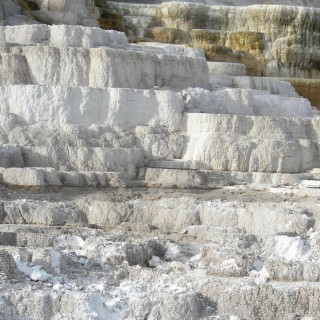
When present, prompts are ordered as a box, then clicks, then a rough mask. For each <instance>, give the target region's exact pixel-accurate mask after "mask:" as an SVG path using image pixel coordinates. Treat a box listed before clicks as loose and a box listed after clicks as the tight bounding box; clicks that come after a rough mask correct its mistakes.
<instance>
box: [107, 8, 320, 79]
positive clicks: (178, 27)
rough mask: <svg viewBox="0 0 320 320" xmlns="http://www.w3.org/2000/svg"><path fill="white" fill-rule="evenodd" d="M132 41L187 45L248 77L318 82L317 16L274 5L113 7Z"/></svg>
mask: <svg viewBox="0 0 320 320" xmlns="http://www.w3.org/2000/svg"><path fill="white" fill-rule="evenodd" d="M109 11H110V12H114V13H117V14H119V15H122V16H123V20H124V28H125V30H126V32H127V34H128V36H129V38H131V40H132V41H137V40H139V39H141V38H144V39H146V41H150V39H153V40H155V41H159V42H167V43H177V44H182V43H185V44H188V45H189V46H194V47H198V48H201V49H204V50H205V53H206V58H207V59H208V60H212V61H227V62H241V63H244V64H246V65H247V70H248V73H249V74H250V75H260V76H261V75H265V76H282V77H296V78H318V77H319V75H320V71H319V57H320V53H319V34H320V11H319V9H316V8H304V7H293V6H279V5H273V6H270V5H269V6H268V5H264V6H262V5H255V6H249V7H232V6H229V7H227V6H218V7H214V6H205V5H201V4H190V3H163V4H161V5H148V6H145V5H137V4H117V3H112V2H109Z"/></svg>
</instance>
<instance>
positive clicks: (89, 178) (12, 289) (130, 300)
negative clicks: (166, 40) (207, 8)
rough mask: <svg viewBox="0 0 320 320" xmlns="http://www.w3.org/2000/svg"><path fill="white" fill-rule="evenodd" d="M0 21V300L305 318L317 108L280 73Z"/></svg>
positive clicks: (312, 282) (315, 306)
mask: <svg viewBox="0 0 320 320" xmlns="http://www.w3.org/2000/svg"><path fill="white" fill-rule="evenodd" d="M50 3H51V5H53V4H54V3H56V4H57V6H58V5H59V8H62V7H63V8H67V5H68V3H67V2H62V1H60V2H50ZM50 3H49V2H43V5H44V4H46V5H50ZM78 3H80V2H78ZM57 8H58V7H57ZM59 10H60V9H59ZM79 10H80V9H79ZM139 10H140V9H139ZM77 14H79V13H77ZM86 15H87V14H86ZM0 35H1V36H0V47H1V53H0V57H1V59H0V63H1V64H0V168H1V169H0V222H1V224H0V246H1V248H0V249H1V251H0V278H1V286H0V298H1V304H0V317H1V318H3V319H14V320H16V319H17V320H18V319H28V320H29V319H50V318H52V319H57V320H58V319H61V320H62V319H131V320H133V319H150V320H160V319H167V320H176V319H208V320H209V319H223V320H226V319H228V320H229V319H233V320H235V319H248V320H249V319H265V320H269V319H279V320H280V319H281V320H283V319H288V320H289V319H317V318H318V315H319V313H320V310H319V305H320V304H319V288H320V287H319V279H320V270H319V267H318V265H319V253H318V252H319V221H320V220H319V214H320V211H319V204H318V198H319V190H318V187H319V185H320V182H319V181H320V170H319V168H320V163H319V159H320V155H319V150H320V147H319V139H320V138H319V134H320V118H319V116H318V113H317V111H316V110H315V109H314V108H313V107H312V106H311V104H310V102H309V101H308V100H307V99H304V98H302V97H300V96H299V95H298V94H297V92H296V91H295V89H294V88H293V86H292V85H291V84H290V83H289V82H285V81H280V80H279V79H275V78H272V77H269V78H263V77H251V76H247V75H246V71H247V68H246V66H245V65H244V64H239V63H234V62H232V63H226V62H220V63H217V62H215V63H212V62H209V63H208V62H207V61H206V60H205V59H204V53H203V51H201V50H197V49H192V48H186V47H185V46H180V45H163V44H157V43H150V44H149V45H148V46H144V45H142V44H129V43H128V41H127V39H126V37H125V35H124V34H123V33H119V32H116V31H105V30H101V29H99V28H93V27H79V26H65V25H62V26H56V25H55V26H47V25H23V26H5V27H1V28H0Z"/></svg>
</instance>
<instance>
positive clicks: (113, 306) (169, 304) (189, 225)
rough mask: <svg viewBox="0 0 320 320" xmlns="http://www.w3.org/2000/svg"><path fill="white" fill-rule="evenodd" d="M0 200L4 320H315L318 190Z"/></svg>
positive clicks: (92, 193) (62, 193) (64, 194)
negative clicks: (102, 221) (304, 191)
mask: <svg viewBox="0 0 320 320" xmlns="http://www.w3.org/2000/svg"><path fill="white" fill-rule="evenodd" d="M1 191H2V192H1V200H0V201H1V208H2V220H3V221H7V222H8V223H7V224H2V225H1V232H0V242H1V247H2V248H1V253H0V272H1V278H2V285H1V299H2V304H1V309H0V310H1V311H0V312H1V316H2V318H3V319H271V318H274V319H317V317H318V314H319V312H320V310H319V290H320V287H319V285H318V281H319V247H318V246H319V239H320V234H319V232H318V231H317V230H318V228H319V227H318V223H319V222H318V221H319V219H318V216H319V214H320V211H319V204H320V202H319V197H320V193H318V192H317V191H314V192H313V193H311V194H309V196H308V197H307V196H306V194H304V195H303V194H301V192H302V191H301V190H298V189H288V188H287V189H281V188H273V189H272V188H271V189H270V190H264V189H262V188H261V189H260V190H259V188H258V187H256V188H255V190H253V189H249V188H245V187H242V188H241V187H237V188H235V187H226V188H224V189H219V190H197V191H195V190H188V189H186V190H177V189H175V190H171V189H168V190H163V189H161V190H159V189H143V188H135V189H110V188H98V189H96V188H77V189H76V188H63V189H61V188H57V189H54V190H47V189H38V190H28V189H12V188H10V189H9V188H6V187H2V190H1ZM299 192H300V194H299ZM58 216H59V218H60V219H59V221H58V220H56V221H54V222H53V221H52V220H51V222H50V219H51V217H52V218H53V217H55V218H58ZM101 220H104V225H105V227H99V226H98V225H99V223H101ZM106 220H108V223H107V222H106ZM106 226H109V227H106Z"/></svg>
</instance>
